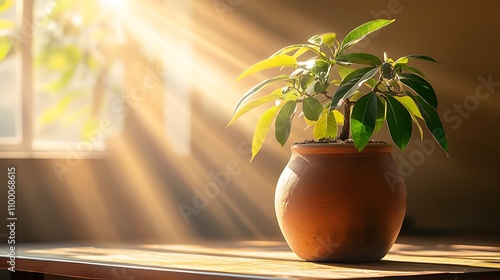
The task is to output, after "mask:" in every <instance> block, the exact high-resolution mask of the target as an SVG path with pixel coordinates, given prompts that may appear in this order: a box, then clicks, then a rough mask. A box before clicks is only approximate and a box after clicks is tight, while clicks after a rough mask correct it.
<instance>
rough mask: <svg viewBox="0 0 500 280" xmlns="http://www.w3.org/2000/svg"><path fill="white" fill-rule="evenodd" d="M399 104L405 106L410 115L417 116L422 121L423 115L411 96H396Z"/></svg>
mask: <svg viewBox="0 0 500 280" xmlns="http://www.w3.org/2000/svg"><path fill="white" fill-rule="evenodd" d="M394 98H396V100H397V101H399V103H401V104H403V106H405V107H406V109H407V110H408V112H410V114H412V115H415V116H417V117H419V118H421V119H423V117H422V114H421V113H420V111H419V110H418V107H417V104H415V101H413V99H412V98H411V97H409V96H394Z"/></svg>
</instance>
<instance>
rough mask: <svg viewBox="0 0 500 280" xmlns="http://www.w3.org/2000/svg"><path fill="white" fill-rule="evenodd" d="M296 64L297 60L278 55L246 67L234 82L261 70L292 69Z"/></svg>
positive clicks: (285, 55)
mask: <svg viewBox="0 0 500 280" xmlns="http://www.w3.org/2000/svg"><path fill="white" fill-rule="evenodd" d="M296 64H297V59H295V58H293V57H291V56H289V55H287V54H280V55H276V56H271V57H269V58H267V59H264V60H262V61H259V62H257V63H255V64H254V65H252V66H250V67H248V68H247V69H246V70H245V71H243V73H241V75H240V76H239V77H238V78H236V80H241V79H243V78H245V77H246V76H248V75H251V74H254V73H257V72H259V71H262V70H266V69H270V68H275V67H294V66H295V65H296Z"/></svg>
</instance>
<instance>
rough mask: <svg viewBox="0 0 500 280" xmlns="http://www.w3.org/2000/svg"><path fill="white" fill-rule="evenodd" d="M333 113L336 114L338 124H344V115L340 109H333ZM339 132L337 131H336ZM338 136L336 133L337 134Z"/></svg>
mask: <svg viewBox="0 0 500 280" xmlns="http://www.w3.org/2000/svg"><path fill="white" fill-rule="evenodd" d="M332 112H333V115H334V116H335V120H336V121H337V124H338V125H344V115H342V113H341V112H340V111H339V110H333V111H332ZM335 133H337V132H335ZM335 136H336V135H335Z"/></svg>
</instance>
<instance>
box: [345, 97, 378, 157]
mask: <svg viewBox="0 0 500 280" xmlns="http://www.w3.org/2000/svg"><path fill="white" fill-rule="evenodd" d="M377 100H378V97H377V94H376V93H374V92H370V93H368V94H367V95H365V96H363V97H361V98H360V99H359V100H358V101H356V103H354V106H353V108H352V114H351V135H352V139H353V140H354V146H355V147H356V149H358V150H359V151H361V150H363V149H364V148H365V146H366V145H367V144H368V142H369V141H370V138H371V137H372V134H373V132H374V130H375V123H376V121H377Z"/></svg>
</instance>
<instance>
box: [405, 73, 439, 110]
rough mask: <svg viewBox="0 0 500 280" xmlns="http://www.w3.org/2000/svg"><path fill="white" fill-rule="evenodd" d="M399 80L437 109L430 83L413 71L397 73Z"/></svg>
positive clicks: (434, 94)
mask: <svg viewBox="0 0 500 280" xmlns="http://www.w3.org/2000/svg"><path fill="white" fill-rule="evenodd" d="M399 80H400V81H401V82H402V83H403V84H405V85H406V86H408V87H409V88H411V89H412V90H413V91H414V92H416V93H417V94H418V95H420V96H421V97H422V98H423V99H424V100H425V101H426V102H427V103H428V104H429V105H431V106H432V107H434V108H435V109H437V105H438V101H437V98H436V93H435V92H434V89H433V88H432V86H431V84H429V82H427V81H426V80H425V79H423V78H422V77H420V76H418V75H415V74H413V73H401V74H399Z"/></svg>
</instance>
